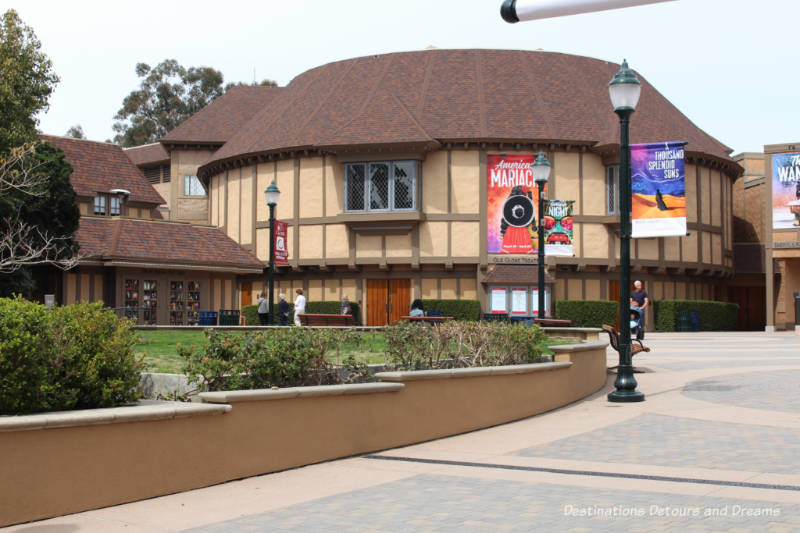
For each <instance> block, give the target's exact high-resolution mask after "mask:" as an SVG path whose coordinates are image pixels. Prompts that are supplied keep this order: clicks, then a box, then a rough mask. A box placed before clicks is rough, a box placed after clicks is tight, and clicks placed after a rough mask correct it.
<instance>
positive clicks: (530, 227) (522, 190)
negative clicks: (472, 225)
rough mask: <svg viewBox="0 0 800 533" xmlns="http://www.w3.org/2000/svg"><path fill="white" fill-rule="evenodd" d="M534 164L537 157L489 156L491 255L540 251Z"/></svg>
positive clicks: (489, 234) (488, 198)
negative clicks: (538, 248)
mask: <svg viewBox="0 0 800 533" xmlns="http://www.w3.org/2000/svg"><path fill="white" fill-rule="evenodd" d="M533 161H534V156H533V155H504V154H493V155H489V156H488V157H487V165H486V166H487V180H488V182H487V185H488V196H487V200H488V204H489V205H488V209H487V214H488V217H487V219H488V220H487V223H488V225H489V228H488V230H489V231H488V240H489V242H488V252H489V253H490V254H535V253H537V252H538V250H537V244H538V237H537V234H536V224H535V223H536V214H537V213H538V209H539V201H538V199H539V191H538V189H537V188H536V182H535V181H534V179H533V166H532V165H533ZM545 191H546V189H545Z"/></svg>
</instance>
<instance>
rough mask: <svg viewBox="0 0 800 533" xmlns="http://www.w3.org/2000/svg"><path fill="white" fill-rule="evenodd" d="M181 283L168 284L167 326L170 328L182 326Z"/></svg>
mask: <svg viewBox="0 0 800 533" xmlns="http://www.w3.org/2000/svg"><path fill="white" fill-rule="evenodd" d="M184 305H185V304H184V298H183V282H182V281H170V282H169V324H170V325H171V326H175V325H182V324H183V311H184Z"/></svg>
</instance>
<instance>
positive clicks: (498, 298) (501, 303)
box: [491, 287, 508, 313]
mask: <svg viewBox="0 0 800 533" xmlns="http://www.w3.org/2000/svg"><path fill="white" fill-rule="evenodd" d="M491 302H492V313H508V298H507V295H506V288H505V287H492V298H491Z"/></svg>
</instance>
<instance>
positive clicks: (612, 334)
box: [603, 324, 650, 374]
mask: <svg viewBox="0 0 800 533" xmlns="http://www.w3.org/2000/svg"><path fill="white" fill-rule="evenodd" d="M603 331H605V332H606V333H608V338H609V341H610V342H611V347H612V348H614V350H616V352H617V353H619V331H617V330H616V328H614V327H613V326H609V325H608V324H603ZM637 343H638V344H637ZM649 351H650V348H648V347H647V346H645V345H644V344H642V341H640V340H636V339H631V359H633V356H634V355H636V354H637V353H641V352H649ZM613 368H617V367H612V369H613ZM633 372H634V373H637V374H641V373H642V371H641V370H636V368H634V369H633Z"/></svg>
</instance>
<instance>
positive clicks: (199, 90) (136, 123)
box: [113, 59, 223, 147]
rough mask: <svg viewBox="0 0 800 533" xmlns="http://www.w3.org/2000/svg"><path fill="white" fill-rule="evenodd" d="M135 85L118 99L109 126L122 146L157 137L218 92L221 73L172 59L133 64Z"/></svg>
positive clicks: (154, 140) (184, 118)
mask: <svg viewBox="0 0 800 533" xmlns="http://www.w3.org/2000/svg"><path fill="white" fill-rule="evenodd" d="M136 75H137V76H138V77H139V78H142V80H141V83H140V85H139V89H138V90H135V91H133V92H131V93H130V94H129V95H128V96H126V97H125V99H124V100H123V101H122V108H120V110H119V111H117V114H116V115H115V116H114V119H115V120H117V122H115V123H114V125H113V129H114V131H115V132H117V135H116V136H114V142H116V143H118V144H121V145H122V146H125V147H130V146H138V145H141V144H147V143H152V142H156V141H158V140H159V139H160V138H161V137H163V136H164V135H166V134H167V133H169V132H170V131H171V130H172V129H174V128H176V127H177V126H178V125H180V124H181V123H182V122H183V121H184V120H186V119H187V118H189V117H190V116H192V115H193V114H194V113H196V112H197V111H199V110H200V109H202V108H203V107H205V106H206V105H208V104H209V103H211V102H212V101H213V100H214V99H215V98H217V97H218V96H220V95H222V93H223V90H222V82H223V77H222V73H221V72H220V71H218V70H215V69H213V68H210V67H191V68H189V69H186V68H184V67H182V66H181V65H180V64H178V62H177V61H175V60H174V59H167V60H165V61H162V62H161V63H159V64H158V65H156V66H155V67H154V68H150V66H149V65H147V64H145V63H138V64H137V65H136Z"/></svg>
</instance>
